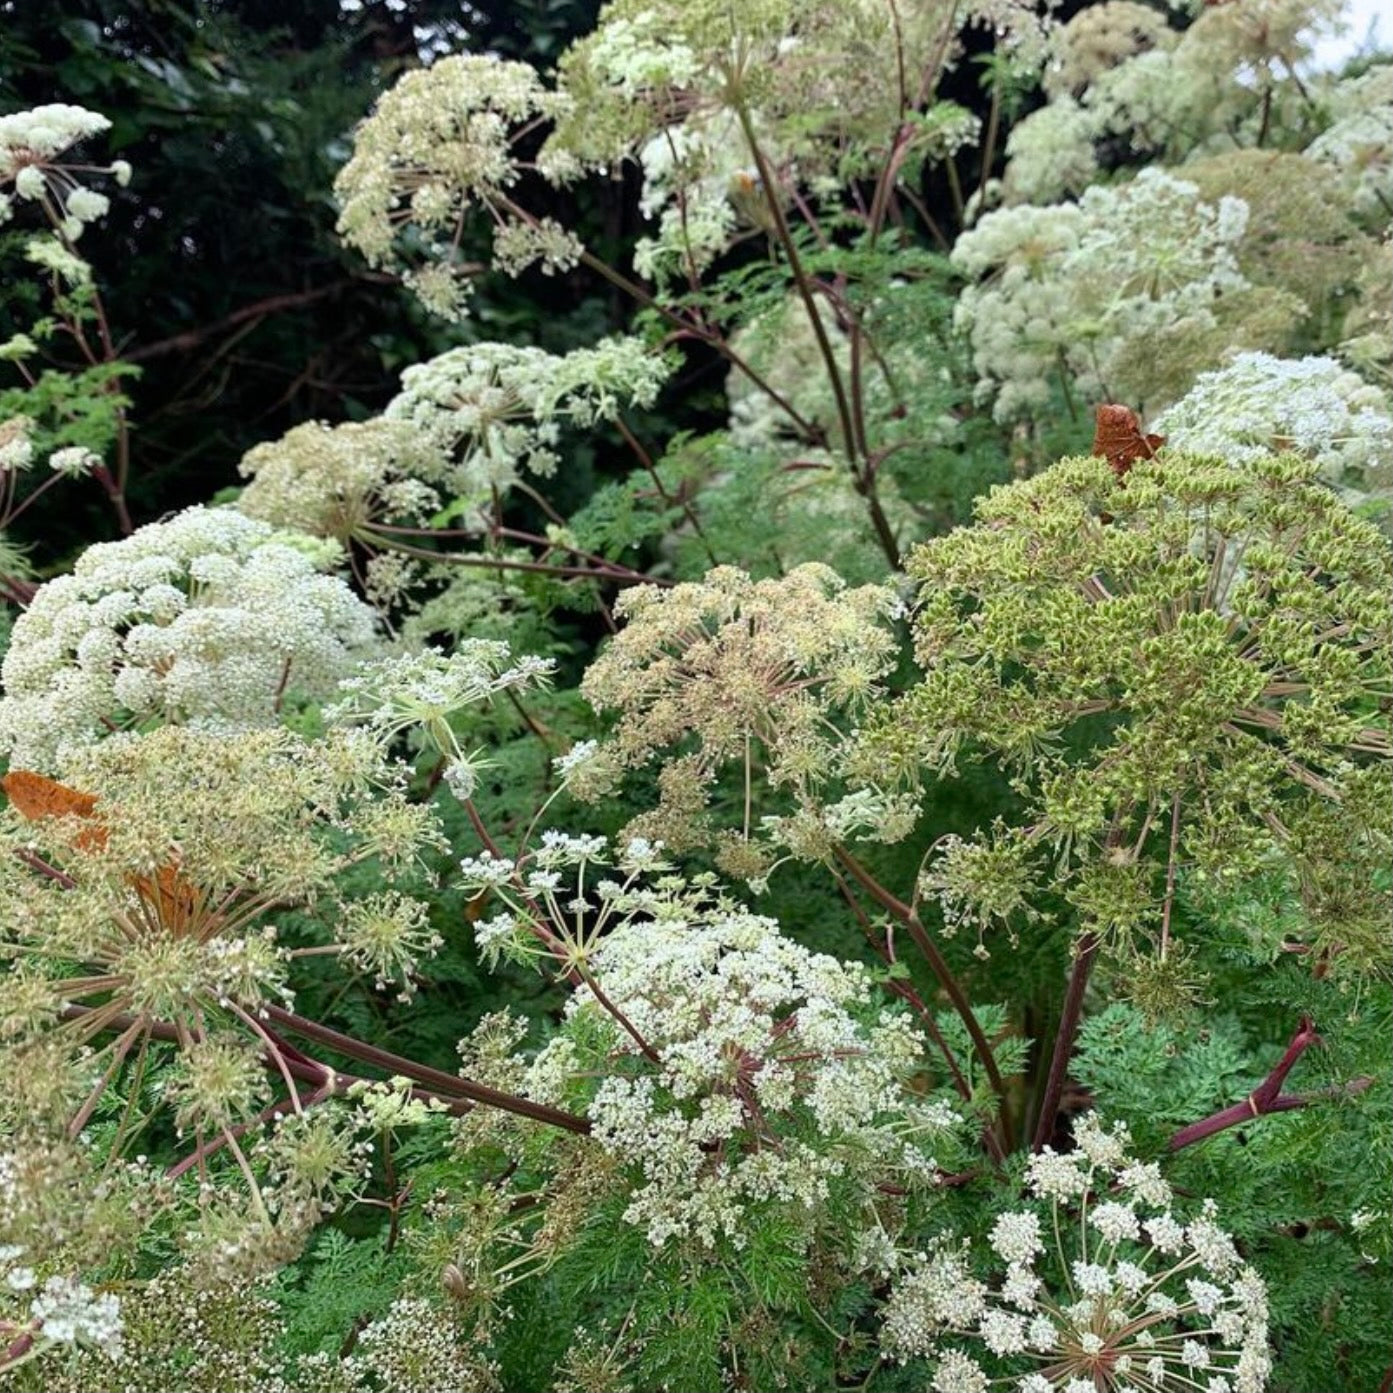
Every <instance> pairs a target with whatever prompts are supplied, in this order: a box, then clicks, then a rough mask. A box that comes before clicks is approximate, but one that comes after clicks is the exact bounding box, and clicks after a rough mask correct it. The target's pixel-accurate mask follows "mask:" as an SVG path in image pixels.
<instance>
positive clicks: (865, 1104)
mask: <svg viewBox="0 0 1393 1393" xmlns="http://www.w3.org/2000/svg"><path fill="white" fill-rule="evenodd" d="M597 893H598V890H597ZM591 982H593V983H596V984H598V985H597V988H596V989H595V990H592V989H591V987H590V985H582V986H580V987H578V988H577V990H576V992H575V993H574V995H573V996H572V998H571V1000H570V1001H569V1003H568V1008H567V1009H568V1027H567V1029H566V1030H564V1031H563V1033H562V1034H561V1035H560V1036H559V1037H558V1038H557V1040H556V1041H555V1042H554V1043H553V1044H551V1045H550V1046H548V1047H547V1048H546V1049H545V1050H544V1051H543V1052H542V1054H541V1056H539V1058H538V1060H537V1061H536V1063H535V1065H534V1066H533V1070H532V1076H531V1077H532V1078H533V1082H534V1083H535V1084H537V1085H542V1086H545V1081H547V1080H554V1079H555V1078H556V1077H557V1076H558V1075H561V1076H564V1074H565V1073H566V1072H568V1071H570V1070H572V1069H575V1068H583V1067H585V1066H584V1065H583V1064H582V1063H581V1062H580V1061H581V1053H580V1051H581V1050H583V1049H584V1048H585V1047H584V1046H583V1045H578V1041H581V1042H583V1041H586V1040H594V1039H595V1038H596V1032H597V1031H598V1032H599V1038H600V1039H601V1040H602V1041H603V1048H604V1050H605V1052H606V1053H607V1055H608V1058H609V1061H610V1062H609V1065H608V1067H607V1068H606V1071H605V1072H606V1075H607V1076H606V1077H605V1078H604V1079H603V1081H602V1082H601V1083H600V1085H599V1087H598V1089H597V1090H596V1092H595V1094H594V1096H593V1099H592V1101H591V1103H590V1105H589V1115H590V1119H591V1121H592V1123H593V1124H594V1135H595V1137H596V1139H597V1140H598V1141H599V1143H600V1145H601V1146H602V1147H603V1148H604V1149H605V1150H606V1151H608V1152H610V1153H611V1154H612V1155H613V1156H614V1157H615V1158H616V1159H617V1160H619V1161H620V1162H622V1163H625V1164H628V1165H631V1166H633V1167H634V1168H635V1169H636V1170H637V1172H638V1179H637V1181H636V1184H635V1187H634V1189H633V1191H632V1193H631V1195H630V1199H629V1204H628V1207H627V1209H626V1210H625V1218H626V1220H627V1221H628V1222H629V1223H632V1224H635V1225H637V1226H639V1227H641V1228H643V1229H644V1230H645V1231H646V1233H647V1235H648V1239H649V1241H650V1242H651V1243H652V1244H653V1245H654V1246H656V1247H661V1246H663V1245H664V1244H666V1243H667V1242H668V1241H669V1240H672V1239H687V1238H695V1239H696V1240H698V1241H699V1242H700V1243H702V1244H704V1245H707V1246H710V1245H712V1244H714V1243H715V1242H716V1241H717V1240H718V1238H721V1237H724V1238H726V1239H729V1240H731V1241H732V1242H734V1243H735V1244H736V1245H737V1246H739V1245H740V1243H741V1242H742V1241H743V1238H742V1233H743V1229H744V1225H745V1222H746V1213H747V1211H748V1210H750V1209H751V1208H753V1207H756V1206H764V1205H768V1204H770V1203H774V1204H779V1205H785V1206H788V1207H790V1208H791V1209H792V1210H793V1211H794V1213H795V1214H799V1213H801V1214H802V1215H804V1216H805V1217H811V1215H812V1214H813V1213H814V1212H815V1211H817V1210H818V1209H819V1208H820V1207H821V1206H822V1205H823V1204H825V1203H826V1202H827V1200H828V1198H829V1195H830V1193H831V1191H832V1189H833V1187H837V1188H839V1189H841V1190H842V1192H843V1199H844V1200H845V1198H846V1193H845V1192H846V1190H847V1188H850V1189H852V1190H853V1191H854V1192H856V1193H862V1192H864V1194H863V1197H864V1198H869V1197H870V1194H871V1192H872V1191H873V1190H874V1187H875V1185H876V1184H877V1183H878V1182H879V1181H882V1180H885V1181H888V1180H890V1179H891V1178H893V1179H894V1180H895V1181H896V1182H897V1183H899V1184H901V1185H910V1186H917V1185H922V1184H932V1183H933V1182H934V1180H935V1178H936V1176H937V1174H938V1170H937V1165H936V1163H935V1161H934V1159H933V1154H932V1153H933V1146H934V1140H935V1138H941V1137H943V1136H944V1135H946V1134H947V1133H948V1132H949V1131H951V1130H952V1129H953V1127H954V1126H955V1124H956V1123H957V1122H958V1118H957V1117H956V1115H955V1114H954V1113H953V1112H952V1110H951V1109H950V1108H948V1107H946V1106H945V1105H942V1104H931V1103H928V1102H927V1101H926V1100H923V1099H917V1098H916V1097H915V1096H914V1094H913V1093H912V1092H910V1091H909V1090H908V1088H907V1086H906V1080H907V1079H908V1078H909V1076H910V1075H911V1074H913V1073H914V1071H915V1070H916V1068H917V1067H918V1062H919V1059H920V1052H921V1042H920V1040H919V1038H918V1036H917V1034H916V1033H915V1031H914V1029H913V1027H912V1025H911V1024H910V1023H909V1021H908V1020H907V1019H906V1018H905V1017H904V1016H901V1015H898V1014H893V1013H890V1012H886V1011H882V1010H878V1009H877V1008H876V1006H875V1004H874V1001H873V997H872V989H871V983H870V979H869V977H868V976H867V974H866V972H865V970H864V969H863V968H861V967H859V966H857V965H855V964H848V963H843V962H840V961H838V960H837V959H835V958H832V957H829V956H827V955H826V954H821V953H813V952H810V951H809V950H808V949H807V948H804V947H803V946H802V945H800V944H798V943H797V942H795V941H794V940H792V939H790V938H786V937H785V936H784V935H783V934H782V933H781V932H780V931H779V928H778V925H777V924H775V923H774V921H773V920H771V919H767V918H762V917H760V916H757V915H752V914H749V913H746V912H743V911H741V910H739V909H736V908H734V907H730V908H729V909H726V910H722V909H719V908H717V909H715V910H713V911H712V912H708V913H707V914H704V915H693V916H691V917H689V918H687V919H680V918H679V919H674V918H669V917H652V918H650V917H649V916H648V915H646V914H640V915H635V916H634V917H632V918H630V919H628V920H627V921H625V922H623V923H621V924H619V926H618V927H616V928H615V929H614V930H613V931H612V932H611V933H610V934H609V935H608V936H607V937H605V938H604V939H603V940H602V941H601V942H600V944H599V946H598V948H597V949H596V950H595V951H594V953H593V954H592V955H591V957H590V962H589V974H588V975H587V978H586V983H587V984H588V983H591ZM600 992H602V993H603V996H604V1001H602V1000H601V999H600V996H599V995H598V993H600ZM606 1003H608V1004H606ZM612 1007H617V1008H618V1009H619V1010H620V1011H622V1012H623V1014H624V1017H625V1018H626V1019H627V1021H628V1022H629V1026H630V1027H631V1028H632V1029H620V1028H619V1027H618V1026H617V1025H616V1023H615V1020H614V1017H613V1016H612V1014H611V1009H612ZM638 1038H641V1039H642V1040H643V1042H644V1046H643V1048H641V1047H640V1045H639V1044H638V1043H637V1040H638Z"/></svg>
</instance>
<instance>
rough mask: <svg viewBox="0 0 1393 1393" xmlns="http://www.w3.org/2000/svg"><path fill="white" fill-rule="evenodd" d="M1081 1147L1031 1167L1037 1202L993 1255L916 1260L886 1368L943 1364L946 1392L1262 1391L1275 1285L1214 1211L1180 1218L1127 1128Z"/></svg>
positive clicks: (1094, 1131) (1084, 1128)
mask: <svg viewBox="0 0 1393 1393" xmlns="http://www.w3.org/2000/svg"><path fill="white" fill-rule="evenodd" d="M1074 1140H1075V1144H1076V1145H1075V1150H1073V1151H1071V1152H1068V1153H1066V1154H1064V1155H1059V1154H1056V1153H1055V1152H1054V1151H1053V1150H1052V1149H1050V1148H1048V1147H1046V1148H1045V1150H1044V1151H1042V1152H1040V1153H1039V1154H1038V1155H1036V1156H1033V1157H1031V1160H1030V1163H1029V1167H1028V1169H1027V1172H1026V1188H1027V1191H1028V1194H1029V1199H1030V1202H1028V1203H1027V1204H1026V1205H1025V1206H1023V1207H1022V1208H1020V1209H1016V1210H1008V1211H1006V1212H1005V1213H1003V1214H1002V1215H1001V1216H1000V1217H999V1218H998V1219H997V1221H996V1223H995V1225H994V1227H993V1228H992V1231H991V1235H990V1240H989V1243H990V1249H991V1256H990V1257H989V1258H988V1257H987V1256H986V1255H985V1254H975V1253H974V1251H973V1249H972V1247H971V1245H970V1244H968V1243H963V1244H962V1245H961V1246H955V1245H953V1244H951V1243H949V1242H948V1241H946V1240H945V1241H944V1242H943V1243H941V1244H940V1245H939V1246H938V1247H936V1248H934V1249H933V1250H932V1251H930V1252H927V1253H919V1254H918V1255H916V1257H915V1259H914V1261H913V1262H912V1263H911V1264H910V1266H909V1267H908V1269H907V1270H906V1271H905V1272H904V1274H903V1275H902V1276H901V1277H899V1278H898V1280H897V1281H896V1282H895V1284H894V1287H893V1290H892V1291H891V1294H890V1298H889V1300H888V1302H887V1303H886V1312H885V1323H884V1326H883V1328H882V1331H881V1342H882V1344H883V1346H884V1348H885V1351H886V1354H887V1356H888V1357H890V1358H894V1359H898V1360H900V1361H901V1362H904V1361H907V1360H909V1359H912V1358H922V1359H927V1360H929V1361H930V1363H931V1364H932V1367H933V1375H932V1379H931V1382H930V1384H929V1387H930V1388H931V1389H932V1390H933V1393H987V1390H988V1389H989V1388H1009V1389H1010V1393H1096V1391H1097V1390H1098V1389H1101V1388H1108V1389H1114V1390H1117V1393H1140V1390H1146V1393H1183V1391H1193V1393H1262V1390H1263V1389H1264V1388H1265V1387H1266V1386H1267V1377H1268V1373H1269V1371H1270V1368H1271V1361H1270V1359H1269V1357H1268V1346H1267V1289H1266V1287H1265V1286H1264V1285H1263V1281H1262V1278H1261V1277H1259V1276H1258V1274H1257V1273H1256V1272H1255V1271H1254V1270H1253V1269H1252V1268H1251V1267H1249V1266H1247V1265H1246V1264H1245V1263H1244V1262H1243V1260H1242V1258H1241V1257H1240V1256H1239V1254H1238V1250H1237V1249H1236V1247H1235V1246H1234V1242H1233V1239H1232V1238H1231V1237H1230V1236H1229V1235H1228V1234H1227V1233H1225V1232H1224V1231H1223V1230H1222V1229H1221V1228H1220V1227H1219V1226H1218V1224H1217V1223H1216V1222H1215V1218H1214V1206H1213V1203H1212V1201H1206V1202H1205V1203H1204V1205H1203V1206H1202V1207H1201V1212H1200V1215H1199V1217H1198V1218H1194V1219H1191V1220H1190V1221H1189V1222H1188V1223H1186V1222H1183V1221H1182V1220H1181V1219H1180V1218H1178V1217H1176V1215H1175V1213H1174V1212H1173V1209H1172V1206H1173V1196H1172V1193H1171V1188H1170V1186H1169V1185H1168V1184H1167V1183H1166V1181H1165V1180H1164V1179H1163V1178H1162V1177H1161V1174H1160V1171H1159V1168H1158V1167H1157V1166H1156V1165H1155V1164H1154V1163H1142V1162H1138V1161H1136V1160H1134V1159H1133V1158H1132V1157H1130V1156H1129V1155H1128V1151H1127V1149H1128V1146H1129V1144H1130V1138H1129V1136H1128V1133H1127V1130H1126V1128H1125V1127H1123V1126H1121V1125H1118V1126H1115V1127H1114V1128H1113V1129H1112V1130H1111V1131H1106V1130H1104V1128H1103V1126H1102V1125H1101V1123H1100V1122H1099V1121H1098V1119H1097V1117H1096V1116H1094V1115H1092V1114H1090V1115H1089V1116H1086V1117H1084V1118H1082V1119H1080V1120H1079V1122H1078V1123H1077V1124H1076V1125H1075V1128H1074ZM1002 1266H1004V1269H1005V1270H1004V1273H1002V1272H1001V1271H1000V1269H1001V1267H1002ZM989 1269H991V1270H993V1275H992V1276H991V1277H990V1278H987V1279H984V1276H983V1273H985V1272H986V1271H988V1270H989ZM989 1369H990V1370H991V1373H990V1374H989V1372H988V1370H989Z"/></svg>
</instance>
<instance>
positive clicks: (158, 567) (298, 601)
mask: <svg viewBox="0 0 1393 1393" xmlns="http://www.w3.org/2000/svg"><path fill="white" fill-rule="evenodd" d="M332 552H333V548H332V546H331V545H329V544H325V543H323V542H318V541H315V540H314V539H311V538H308V537H297V536H296V535H294V534H290V533H278V532H276V531H274V530H273V529H272V528H271V527H269V526H267V524H265V523H263V522H257V521H255V520H253V519H251V518H247V517H243V516H242V515H241V514H240V513H237V512H234V511H232V510H231V509H224V508H202V507H199V508H190V509H188V510H186V511H185V512H183V513H179V514H176V515H175V516H174V517H172V518H170V519H169V520H167V521H165V522H157V523H151V524H149V525H148V526H146V527H142V528H139V529H138V530H137V531H136V532H135V533H133V534H132V535H131V536H130V537H127V538H124V539H123V540H121V541H119V542H105V543H99V544H98V545H96V546H92V547H89V548H88V549H87V550H86V551H85V552H83V554H82V555H81V556H80V557H79V558H78V560H77V563H76V565H75V566H74V567H73V571H72V574H71V575H64V576H59V577H57V578H56V579H54V580H51V581H48V582H47V583H46V584H44V585H42V586H40V587H39V589H38V591H37V592H36V593H35V595H34V598H33V600H32V602H31V603H30V605H29V608H28V609H27V610H26V611H25V612H24V613H23V614H22V615H21V616H20V617H19V618H18V619H17V620H16V621H15V626H14V633H13V637H12V640H11V644H10V648H9V651H8V652H7V653H6V655H5V661H4V666H3V669H0V675H3V680H4V686H5V696H4V697H3V699H0V746H3V748H4V749H5V750H6V751H7V752H8V753H9V755H10V758H11V760H12V762H13V763H14V764H15V766H16V767H28V768H33V769H41V770H42V769H49V768H52V767H54V766H55V765H56V763H57V762H58V760H59V758H60V755H61V753H62V752H63V751H65V750H68V749H71V748H73V747H75V746H79V745H82V744H85V743H87V742H90V741H92V740H95V739H98V738H99V737H100V736H101V735H102V734H103V733H104V732H105V731H106V730H108V729H113V728H116V727H118V726H122V725H126V726H133V725H138V724H140V723H143V722H147V721H151V720H157V721H165V722H174V723H179V724H186V725H190V726H194V727H199V728H204V729H213V730H235V729H245V728H248V727H252V726H256V725H262V724H267V723H270V722H273V721H274V720H275V718H276V711H277V709H278V706H279V704H280V703H281V701H282V700H283V698H284V696H285V695H286V694H287V693H288V692H292V691H293V692H297V693H303V694H307V695H315V694H324V693H327V692H328V691H330V690H332V687H333V684H334V682H335V681H336V680H337V679H338V678H339V677H340V676H342V675H343V674H344V673H345V672H347V671H348V670H349V668H350V667H351V666H352V663H353V661H354V659H355V658H356V657H359V656H361V655H363V654H365V653H367V652H368V651H369V650H370V649H371V647H372V645H373V644H374V642H375V635H374V627H373V624H374V620H373V613H372V611H371V610H370V609H369V608H368V607H367V606H366V605H364V604H363V603H362V602H361V601H360V600H358V599H356V598H355V597H354V595H353V593H352V591H350V590H349V589H348V587H347V585H345V584H344V582H343V581H342V580H341V579H339V578H338V577H336V576H333V575H326V574H323V573H322V570H321V566H322V563H323V562H324V561H325V560H327V559H329V558H330V556H331V555H332Z"/></svg>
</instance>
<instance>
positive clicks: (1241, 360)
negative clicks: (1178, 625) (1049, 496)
mask: <svg viewBox="0 0 1393 1393" xmlns="http://www.w3.org/2000/svg"><path fill="white" fill-rule="evenodd" d="M1153 424H1154V426H1155V429H1156V430H1157V432H1158V433H1160V434H1161V435H1164V436H1165V437H1166V441H1167V443H1168V444H1169V445H1170V447H1171V448H1172V449H1176V450H1183V451H1185V452H1186V453H1187V454H1192V455H1217V456H1218V457H1219V458H1220V459H1226V460H1230V461H1232V462H1234V463H1246V462H1248V461H1251V460H1254V459H1258V458H1260V457H1261V456H1263V455H1266V454H1281V453H1283V452H1287V451H1295V452H1296V453H1298V454H1302V455H1306V456H1307V457H1308V458H1310V459H1313V460H1315V461H1317V462H1318V463H1319V464H1320V476H1321V478H1323V479H1324V480H1325V481H1326V482H1327V483H1330V484H1333V485H1335V486H1336V487H1337V488H1338V489H1339V490H1340V492H1341V494H1342V495H1343V496H1344V497H1345V499H1346V501H1347V502H1349V503H1361V502H1366V501H1368V500H1370V499H1379V500H1381V501H1384V502H1388V503H1393V408H1390V403H1389V400H1388V395H1387V394H1386V393H1385V392H1383V391H1381V390H1380V389H1379V388H1377V387H1374V386H1372V385H1370V384H1369V383H1367V382H1365V381H1364V379H1363V378H1362V377H1360V376H1359V375H1358V374H1357V373H1353V372H1351V371H1350V370H1349V369H1348V368H1346V367H1345V366H1344V365H1343V364H1341V363H1338V362H1336V361H1335V359H1333V358H1295V359H1282V358H1274V357H1272V355H1271V354H1268V353H1240V354H1238V355H1237V356H1236V357H1235V358H1234V360H1233V362H1232V363H1230V364H1229V365H1228V366H1227V367H1224V368H1219V369H1218V370H1216V371H1214V372H1206V373H1201V374H1200V376H1199V377H1198V378H1196V379H1195V385H1194V386H1193V387H1192V388H1191V389H1190V391H1189V392H1187V393H1186V395H1185V396H1184V397H1183V398H1182V399H1181V400H1180V401H1178V402H1176V404H1175V405H1174V406H1172V407H1171V408H1170V409H1169V410H1168V411H1166V412H1164V413H1163V414H1162V415H1161V416H1159V417H1158V418H1157V419H1156V421H1155V422H1154V423H1153Z"/></svg>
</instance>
